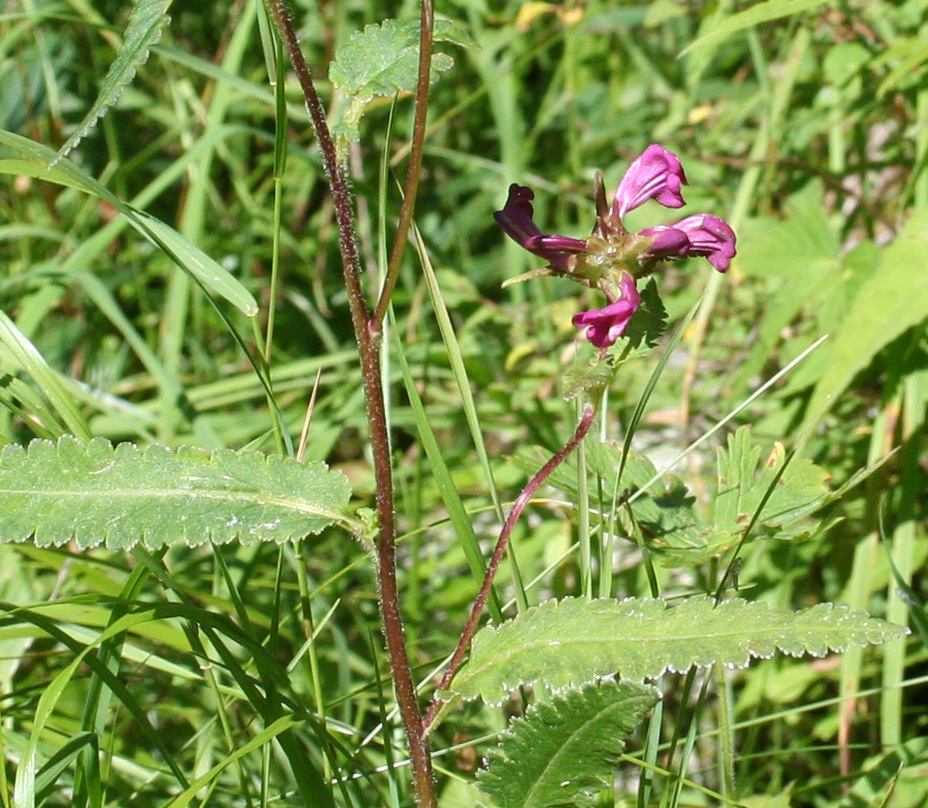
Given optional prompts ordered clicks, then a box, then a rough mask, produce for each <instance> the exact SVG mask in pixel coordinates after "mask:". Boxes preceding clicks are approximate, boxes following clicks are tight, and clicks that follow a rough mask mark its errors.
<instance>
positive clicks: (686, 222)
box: [494, 144, 735, 349]
mask: <svg viewBox="0 0 928 808" xmlns="http://www.w3.org/2000/svg"><path fill="white" fill-rule="evenodd" d="M685 184H686V175H685V174H684V173H683V167H682V166H681V165H680V160H679V159H678V158H677V156H676V155H675V154H674V153H673V152H670V151H668V150H667V149H665V148H664V147H663V146H658V145H657V144H652V145H650V146H648V148H647V149H645V150H644V152H643V153H642V154H641V156H640V157H638V159H636V160H635V161H634V162H633V163H632V164H631V165H630V166H629V168H628V171H626V172H625V175H624V176H623V177H622V181H621V182H620V183H619V187H618V188H617V189H616V192H615V197H614V198H613V200H612V204H611V205H610V204H609V203H608V202H607V200H606V191H605V186H604V184H603V179H602V175H600V174H597V175H596V179H595V191H594V192H595V199H596V224H595V226H594V227H593V232H592V234H591V235H590V236H589V237H588V238H585V239H580V238H573V237H571V236H562V235H556V234H552V235H547V234H545V233H542V232H541V230H540V229H539V227H538V225H536V224H535V222H534V220H533V218H532V217H533V213H534V211H533V209H532V202H531V200H532V199H533V198H534V193H533V192H532V190H531V189H530V188H526V187H525V186H523V185H515V184H513V185H511V186H510V188H509V198H508V200H507V201H506V205H505V206H504V207H503V209H502V210H500V211H497V212H496V213H495V214H494V216H495V218H496V222H497V224H499V226H500V227H501V228H502V229H503V232H505V233H506V234H507V235H508V236H509V237H510V238H512V239H513V240H515V241H516V242H518V243H519V244H520V245H521V246H522V247H524V248H525V249H526V250H528V251H529V252H531V253H533V254H535V255H537V256H539V257H540V258H543V259H544V260H545V261H547V262H548V266H549V267H550V269H551V271H552V272H553V273H554V274H558V275H562V276H564V277H567V278H571V279H572V280H575V281H577V282H578V283H582V284H584V285H586V286H590V287H596V288H598V289H600V290H602V291H603V293H605V295H606V299H607V301H608V303H607V305H605V306H604V307H603V308H601V309H591V310H589V311H581V312H578V313H577V314H576V315H574V318H573V324H574V325H575V326H576V327H577V328H585V329H586V338H587V339H588V340H589V341H590V342H591V343H593V345H595V346H596V347H597V348H602V349H606V348H608V347H609V346H610V345H612V344H613V343H614V342H615V341H616V340H617V339H618V338H619V337H621V336H622V335H623V334H624V333H625V329H626V328H627V327H628V323H629V321H630V320H631V318H632V315H633V314H634V313H635V311H636V310H637V309H638V306H639V305H640V304H641V297H640V295H639V294H638V288H637V284H636V281H637V279H638V278H642V277H645V276H646V275H649V274H650V273H651V272H653V271H654V269H655V268H656V267H657V266H658V264H659V263H660V262H661V261H664V260H673V259H677V258H687V257H689V256H704V257H705V258H708V260H709V263H711V264H712V266H714V267H715V268H716V269H717V270H718V271H719V272H725V271H726V270H727V269H728V266H729V264H730V263H731V259H732V258H733V257H734V256H735V233H734V231H733V230H732V229H731V227H730V226H729V225H728V224H727V223H726V222H725V221H723V220H722V219H719V218H718V217H717V216H711V215H709V214H707V213H698V214H695V215H693V216H687V217H686V218H685V219H682V220H681V221H679V222H677V223H676V224H674V225H672V226H667V225H656V226H654V227H646V228H645V229H644V230H639V231H638V232H634V233H630V232H629V231H628V230H627V229H626V227H625V225H624V223H623V219H624V218H625V215H626V214H627V213H628V212H629V211H632V210H634V209H635V208H637V207H640V206H641V205H643V204H644V203H645V202H647V201H648V200H650V199H655V200H657V202H659V203H660V204H661V205H664V206H665V207H668V208H679V207H682V206H683V204H684V202H683V196H682V194H681V192H680V189H681V187H682V186H683V185H685Z"/></svg>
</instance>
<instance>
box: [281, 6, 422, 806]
mask: <svg viewBox="0 0 928 808" xmlns="http://www.w3.org/2000/svg"><path fill="white" fill-rule="evenodd" d="M267 3H268V9H269V10H270V13H271V17H272V19H273V20H274V24H275V25H276V27H277V29H278V31H279V32H280V34H281V37H282V38H283V40H284V44H285V45H286V48H287V51H288V53H289V55H290V60H291V62H292V64H293V67H294V70H295V71H296V75H297V79H298V80H299V82H300V86H301V88H302V90H303V96H304V98H305V101H306V108H307V110H308V111H309V115H310V119H311V120H312V124H313V130H314V132H315V134H316V139H317V141H318V143H319V151H320V153H321V155H322V160H323V165H324V166H325V170H326V175H327V177H328V180H329V187H330V189H331V192H332V201H333V204H334V210H335V218H336V222H337V226H338V246H339V251H340V253H341V257H342V270H343V272H344V276H345V288H346V291H347V293H348V305H349V309H350V311H351V322H352V326H353V328H354V332H355V336H356V337H357V340H358V352H359V356H360V362H361V375H362V378H363V381H364V399H365V404H366V408H367V421H368V428H369V430H370V442H371V452H372V458H373V465H374V475H375V478H376V481H377V496H376V506H377V507H376V510H377V517H378V535H377V542H376V555H377V580H378V583H379V586H380V613H381V619H382V622H383V631H384V637H385V640H386V646H387V656H388V657H389V659H390V666H391V668H392V671H393V682H394V687H395V690H396V698H397V703H398V705H399V710H400V715H401V716H402V720H403V728H404V730H405V733H406V741H407V743H408V745H409V758H410V763H411V766H412V772H413V788H414V790H415V793H416V802H417V803H418V804H419V805H420V806H422V808H434V806H435V805H436V804H437V803H436V795H435V782H434V778H433V775H432V759H431V754H430V751H429V748H428V744H427V743H426V741H425V738H424V735H423V731H422V721H421V718H420V711H419V704H418V700H417V697H416V686H415V682H414V680H413V676H412V668H411V666H410V664H409V655H408V653H407V650H406V638H405V635H404V632H403V620H402V615H401V613H400V605H399V592H398V589H397V582H396V524H395V516H394V503H393V467H392V459H391V456H390V435H389V428H388V426H387V412H386V405H385V400H384V389H383V381H382V378H381V374H380V340H379V328H373V327H372V324H373V321H372V319H371V317H370V313H369V311H368V308H367V304H366V302H365V299H364V291H363V288H362V285H361V259H360V254H359V251H358V243H357V238H356V235H355V226H354V208H353V200H352V196H351V190H350V188H349V185H348V181H347V178H346V177H345V174H344V171H343V168H342V165H341V163H340V162H339V160H338V156H337V154H336V151H335V145H334V143H333V142H332V135H331V132H330V131H329V127H328V124H327V123H326V119H325V110H324V109H323V106H322V102H321V101H320V99H319V95H318V94H317V93H316V88H315V85H314V83H313V79H312V74H311V73H310V70H309V67H308V66H307V64H306V60H305V59H304V58H303V54H302V52H301V51H300V46H299V42H298V40H297V36H296V32H295V31H294V29H293V24H292V22H291V21H290V17H289V14H288V12H287V9H286V8H285V6H284V4H283V1H282V0H267Z"/></svg>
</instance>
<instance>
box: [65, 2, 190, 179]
mask: <svg viewBox="0 0 928 808" xmlns="http://www.w3.org/2000/svg"><path fill="white" fill-rule="evenodd" d="M171 2H172V0H138V2H137V3H136V4H135V7H134V8H133V9H132V13H131V14H130V15H129V24H128V26H127V27H126V35H125V37H124V39H123V43H122V47H121V48H120V49H119V53H117V54H116V59H115V61H114V62H113V64H111V65H110V69H109V70H108V71H107V73H106V76H105V77H104V79H103V83H102V84H101V85H100V93H99V95H98V96H97V100H96V101H95V102H94V104H93V106H92V107H91V108H90V111H89V112H88V113H87V114H86V115H85V116H84V120H83V121H81V123H80V125H79V126H78V127H77V129H76V130H75V131H74V134H72V135H71V137H69V138H68V139H67V140H66V141H65V143H64V145H63V146H62V147H61V148H60V149H59V150H58V153H57V154H56V155H55V157H54V159H53V160H52V161H51V165H54V164H55V163H57V162H58V161H59V160H60V159H61V158H62V157H65V156H67V154H68V153H69V152H70V151H71V150H72V149H74V147H75V146H77V144H78V143H80V141H81V139H82V138H83V137H84V136H85V135H86V134H87V133H88V132H89V131H90V130H91V129H93V127H94V125H95V124H96V122H97V121H98V120H99V119H100V118H102V117H103V116H104V115H105V114H106V112H107V110H108V109H109V108H110V107H112V106H113V105H114V104H115V103H116V102H117V101H118V100H119V96H121V95H122V92H123V90H124V89H125V88H126V86H127V85H128V84H129V82H131V81H132V79H133V78H134V77H135V71H136V70H137V69H138V68H139V67H140V66H141V65H143V64H145V62H146V61H147V59H148V54H149V52H150V51H151V48H152V46H153V45H155V44H156V43H157V42H158V40H159V39H161V32H162V30H163V29H164V26H165V25H166V24H167V23H168V22H169V21H170V18H169V17H168V16H167V11H168V9H169V8H170V6H171Z"/></svg>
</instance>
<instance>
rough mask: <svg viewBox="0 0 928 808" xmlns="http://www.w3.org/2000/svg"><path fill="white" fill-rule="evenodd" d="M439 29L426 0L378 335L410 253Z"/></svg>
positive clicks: (374, 326)
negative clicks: (436, 30) (400, 195)
mask: <svg viewBox="0 0 928 808" xmlns="http://www.w3.org/2000/svg"><path fill="white" fill-rule="evenodd" d="M434 25H435V11H434V8H433V5H432V0H422V17H421V30H420V35H419V76H418V83H417V85H416V108H415V109H416V111H415V117H414V120H413V129H412V143H411V145H410V152H409V167H408V168H407V170H406V187H405V189H404V191H403V205H402V207H401V208H400V220H399V222H398V223H397V226H396V238H395V239H394V241H393V249H392V250H391V252H390V264H389V267H388V268H387V277H386V279H385V281H384V285H383V291H381V293H380V300H378V301H377V308H376V309H375V310H374V315H373V316H372V317H371V322H370V327H371V330H372V331H374V332H375V333H378V332H379V331H380V326H381V323H383V318H384V317H385V316H386V314H387V306H388V305H389V304H390V298H391V296H392V295H393V287H394V286H396V279H397V277H399V273H400V261H402V259H403V251H404V250H405V249H406V240H407V238H408V237H409V228H410V225H412V215H413V212H414V211H415V207H416V194H417V193H418V192H419V174H420V171H421V168H422V151H423V146H424V144H425V118H426V115H427V114H428V106H429V78H430V74H431V71H432V29H433V28H434Z"/></svg>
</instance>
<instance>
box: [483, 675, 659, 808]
mask: <svg viewBox="0 0 928 808" xmlns="http://www.w3.org/2000/svg"><path fill="white" fill-rule="evenodd" d="M657 699H658V693H657V690H655V689H654V688H653V687H648V686H645V685H640V684H635V683H632V682H616V681H612V680H608V681H602V682H597V683H595V684H591V685H587V686H585V687H583V688H581V689H578V690H568V691H565V692H564V693H562V694H561V695H559V696H557V697H555V698H554V699H553V700H551V701H543V702H538V703H536V704H534V705H532V706H531V707H530V708H529V709H528V712H527V713H526V715H525V718H520V719H516V720H515V721H513V722H512V723H511V724H510V725H509V728H508V729H507V730H506V732H505V733H504V734H503V737H502V740H501V742H500V744H499V746H497V747H496V748H494V749H492V750H490V753H489V755H488V762H487V768H486V769H483V770H481V771H479V772H478V773H477V783H478V786H479V787H480V789H481V790H482V791H484V792H485V793H486V794H487V796H489V797H490V798H491V799H493V801H494V802H495V804H496V805H497V806H498V808H554V807H555V806H564V805H570V806H585V805H593V804H594V800H595V794H596V792H597V791H599V790H600V789H602V788H604V787H607V786H609V785H611V783H612V778H613V773H614V771H615V768H616V766H617V765H618V763H619V760H620V757H621V754H622V750H623V749H624V747H625V738H626V737H628V735H629V734H630V733H631V731H632V730H633V729H634V728H635V727H636V726H637V725H638V723H639V722H640V721H641V719H642V718H643V717H644V714H645V713H646V712H647V711H648V710H650V709H651V707H653V706H654V704H655V703H656V702H657Z"/></svg>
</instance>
